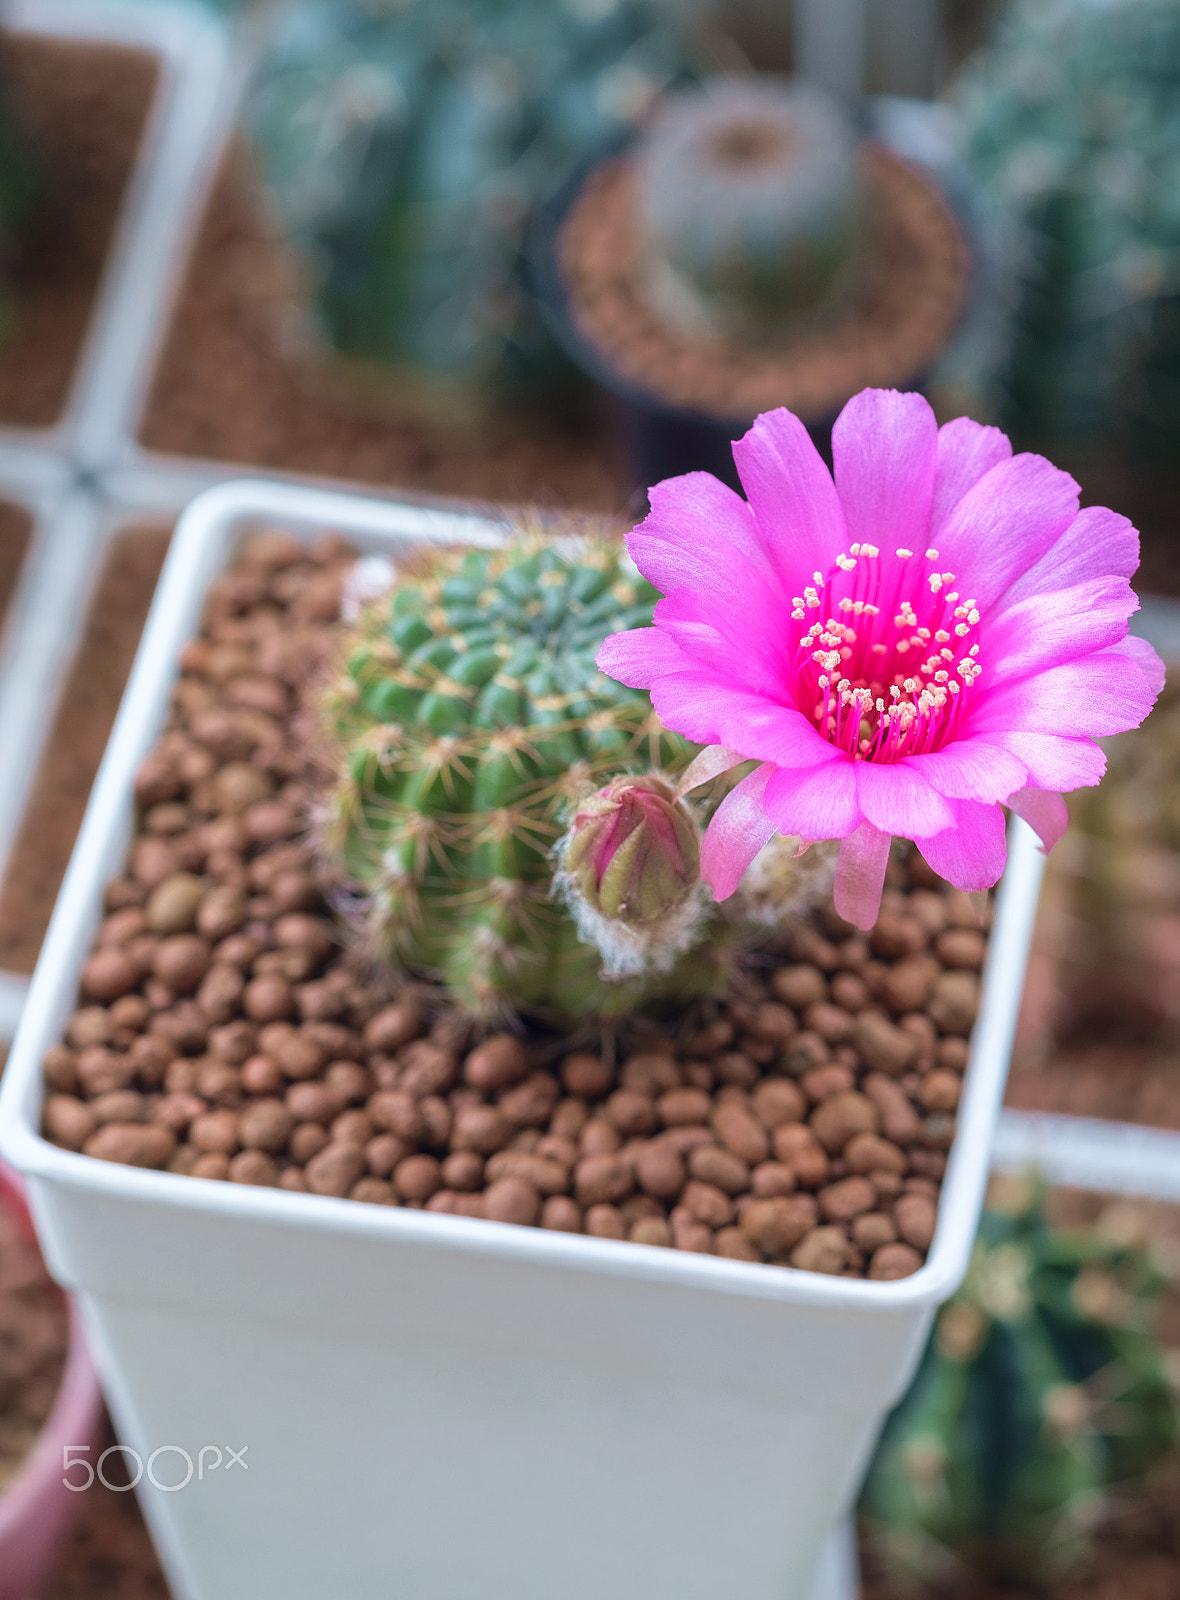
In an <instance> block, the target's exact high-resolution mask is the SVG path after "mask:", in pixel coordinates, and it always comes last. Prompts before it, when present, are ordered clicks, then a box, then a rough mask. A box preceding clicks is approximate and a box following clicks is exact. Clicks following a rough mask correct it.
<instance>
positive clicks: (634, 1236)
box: [627, 1217, 672, 1250]
mask: <svg viewBox="0 0 1180 1600" xmlns="http://www.w3.org/2000/svg"><path fill="white" fill-rule="evenodd" d="M627 1237H628V1239H630V1241H631V1243H632V1244H647V1245H653V1246H655V1247H657V1248H659V1249H664V1250H666V1249H667V1248H668V1247H669V1246H670V1245H671V1243H672V1230H671V1228H670V1227H669V1226H668V1224H667V1222H666V1221H665V1220H664V1218H663V1217H637V1218H636V1219H635V1221H634V1222H633V1223H632V1224H631V1227H630V1230H629V1231H628V1233H627Z"/></svg>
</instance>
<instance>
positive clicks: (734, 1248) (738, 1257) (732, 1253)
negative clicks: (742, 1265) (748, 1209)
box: [713, 1228, 762, 1261]
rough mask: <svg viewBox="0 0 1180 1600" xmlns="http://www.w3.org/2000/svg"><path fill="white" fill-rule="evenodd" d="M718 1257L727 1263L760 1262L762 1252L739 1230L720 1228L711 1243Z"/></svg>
mask: <svg viewBox="0 0 1180 1600" xmlns="http://www.w3.org/2000/svg"><path fill="white" fill-rule="evenodd" d="M713 1248H714V1250H715V1251H716V1253H717V1254H718V1255H719V1256H724V1257H725V1258H726V1259H727V1260H729V1261H761V1260H762V1252H761V1251H760V1250H759V1249H758V1248H757V1247H756V1246H755V1245H753V1244H751V1242H750V1240H749V1239H748V1238H747V1237H746V1235H745V1234H744V1233H743V1232H742V1230H741V1229H740V1228H721V1229H719V1230H718V1233H717V1237H716V1239H715V1240H714V1241H713Z"/></svg>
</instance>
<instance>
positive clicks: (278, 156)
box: [245, 0, 693, 412]
mask: <svg viewBox="0 0 1180 1600" xmlns="http://www.w3.org/2000/svg"><path fill="white" fill-rule="evenodd" d="M692 10H693V8H692V7H691V6H690V7H683V6H681V7H678V8H674V7H672V6H670V5H669V6H665V5H663V4H661V3H660V0H607V3H602V0H561V3H558V0H396V3H395V0H297V3H295V4H293V5H290V6H287V7H286V8H285V9H284V11H283V14H282V16H281V18H280V20H279V23H278V27H277V29H276V31H275V37H274V39H273V41H272V43H271V45H270V48H269V49H268V51H267V53H266V56H265V58H264V59H263V61H262V62H261V64H260V67H259V69H258V71H257V73H256V76H255V81H254V84H253V86H252V88H251V91H250V96H249V99H248V103H247V106H246V115H245V120H246V126H247V129H248V131H249V134H250V137H251V141H252V144H253V147H254V151H255V153H256V156H257V158H258V165H259V169H260V172H261V176H262V179H263V185H264V188H265V192H266V196H267V200H268V202H269V205H270V209H271V211H272V214H273V217H274V220H275V223H276V225H277V228H278V230H279V231H280V233H281V234H282V235H283V236H284V237H285V238H286V239H287V240H289V241H290V242H291V244H292V245H293V246H294V247H295V252H296V259H297V260H299V261H300V262H301V263H302V266H303V276H304V277H305V279H306V280H307V290H308V306H307V307H302V308H294V307H291V308H288V309H289V310H294V311H295V313H296V314H295V315H294V316H292V317H288V319H287V320H288V323H289V324H290V325H291V326H293V327H295V328H296V329H297V330H298V334H299V336H301V337H303V338H304V339H306V338H307V337H308V334H309V328H310V327H314V332H315V334H317V335H318V336H319V337H320V338H322V339H323V340H324V341H325V342H326V344H327V345H328V346H329V347H331V348H333V349H335V350H336V351H338V352H340V354H341V355H342V356H345V357H347V358H349V360H350V361H351V362H353V363H355V364H358V366H359V367H360V368H361V369H362V370H360V371H358V372H357V377H358V378H360V379H363V378H365V377H370V378H372V377H374V376H377V377H378V378H379V377H380V375H381V374H382V373H384V372H385V369H388V368H391V367H392V368H395V369H397V372H398V385H397V393H398V394H404V393H406V391H407V385H409V386H410V389H411V391H412V393H413V396H414V401H415V403H416V404H425V403H429V402H431V401H434V402H436V403H439V404H445V405H446V406H447V407H448V408H449V410H450V411H451V412H453V411H454V409H455V408H456V406H458V405H460V404H462V405H464V406H465V407H466V408H467V409H469V410H470V409H471V408H472V407H473V406H474V405H475V403H476V402H477V401H478V400H479V399H480V398H482V399H484V400H485V401H486V400H487V399H488V397H489V394H490V395H491V396H493V397H496V398H498V399H499V400H501V401H502V400H503V399H504V398H506V397H507V398H517V399H527V398H530V397H537V396H539V395H543V394H546V393H548V392H550V391H551V390H552V389H553V388H554V387H555V385H557V384H559V383H560V381H561V380H562V379H563V378H565V377H567V376H568V372H567V369H566V368H565V366H564V364H563V363H562V361H561V358H560V357H559V355H558V352H557V351H556V349H555V347H554V346H553V345H552V344H551V342H550V341H549V339H548V336H547V335H546V334H545V332H544V329H543V327H542V325H541V323H540V320H539V318H538V317H537V316H536V314H535V312H534V311H533V309H532V307H531V303H530V302H529V300H528V298H527V296H525V295H524V294H523V293H522V290H521V286H520V282H519V274H518V271H517V268H518V262H519V252H520V247H521V243H522V240H523V236H524V230H525V226H526V223H527V219H528V216H529V214H530V211H531V209H532V208H533V206H534V205H536V204H537V202H538V201H540V200H543V199H545V198H547V197H548V196H549V194H550V193H551V192H552V191H553V190H555V189H556V188H557V187H558V185H559V184H560V183H561V182H562V181H563V180H564V179H565V178H566V176H567V175H568V174H569V172H570V171H571V170H572V169H573V168H574V167H575V166H576V165H577V164H578V162H580V161H582V160H584V159H585V158H586V156H587V155H588V154H589V153H590V152H592V151H594V150H596V149H597V148H599V147H600V146H601V145H602V144H603V143H604V142H607V143H609V142H610V141H611V140H613V139H616V138H617V137H618V136H619V134H620V132H621V131H622V130H624V129H626V128H627V127H628V126H630V125H631V124H632V122H633V121H634V119H635V118H636V117H637V116H639V115H640V114H641V113H642V112H643V111H644V110H645V109H646V107H647V105H648V103H649V102H650V100H651V98H652V97H653V96H654V95H655V94H656V93H657V92H658V91H659V90H661V89H663V88H664V87H665V86H666V85H667V84H669V83H673V82H676V81H678V80H680V79H682V78H684V77H685V76H687V75H688V74H689V73H690V72H691V62H690V58H689V55H688V52H687V49H686V44H685V38H684V34H685V29H686V26H687V25H688V23H689V21H690V20H691V13H692ZM308 311H310V313H311V315H310V317H307V315H306V313H307V312H308ZM305 322H306V324H307V326H305V325H304V323H305ZM382 393H383V394H384V395H385V398H386V399H387V400H388V399H389V398H390V397H391V393H392V391H387V390H385V389H384V388H383V389H382Z"/></svg>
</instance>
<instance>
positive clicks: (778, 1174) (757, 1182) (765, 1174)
mask: <svg viewBox="0 0 1180 1600" xmlns="http://www.w3.org/2000/svg"><path fill="white" fill-rule="evenodd" d="M750 1188H751V1190H752V1191H753V1193H754V1194H756V1195H759V1196H761V1197H763V1198H770V1197H772V1196H774V1195H782V1194H794V1192H795V1190H796V1189H797V1188H798V1179H797V1178H796V1177H795V1174H794V1173H793V1172H792V1171H791V1169H790V1167H787V1166H784V1165H783V1163H782V1162H781V1161H763V1162H762V1164H761V1165H760V1166H757V1167H755V1168H754V1171H753V1172H752V1174H751V1175H750Z"/></svg>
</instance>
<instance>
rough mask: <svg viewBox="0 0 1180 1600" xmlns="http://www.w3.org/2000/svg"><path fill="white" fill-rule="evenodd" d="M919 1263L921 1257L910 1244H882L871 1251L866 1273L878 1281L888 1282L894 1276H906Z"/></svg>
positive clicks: (916, 1267) (912, 1271)
mask: <svg viewBox="0 0 1180 1600" xmlns="http://www.w3.org/2000/svg"><path fill="white" fill-rule="evenodd" d="M921 1265H922V1257H921V1256H920V1255H919V1254H918V1252H917V1251H916V1250H915V1249H913V1248H912V1247H911V1246H910V1245H908V1244H883V1245H880V1246H879V1247H878V1248H877V1249H876V1250H874V1251H873V1255H872V1259H871V1260H870V1262H869V1272H868V1275H869V1277H870V1278H872V1279H874V1280H875V1281H876V1282H878V1283H889V1282H892V1280H893V1279H895V1278H908V1277H909V1276H910V1275H911V1273H914V1272H917V1270H918V1268H919V1267H920V1266H921Z"/></svg>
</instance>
